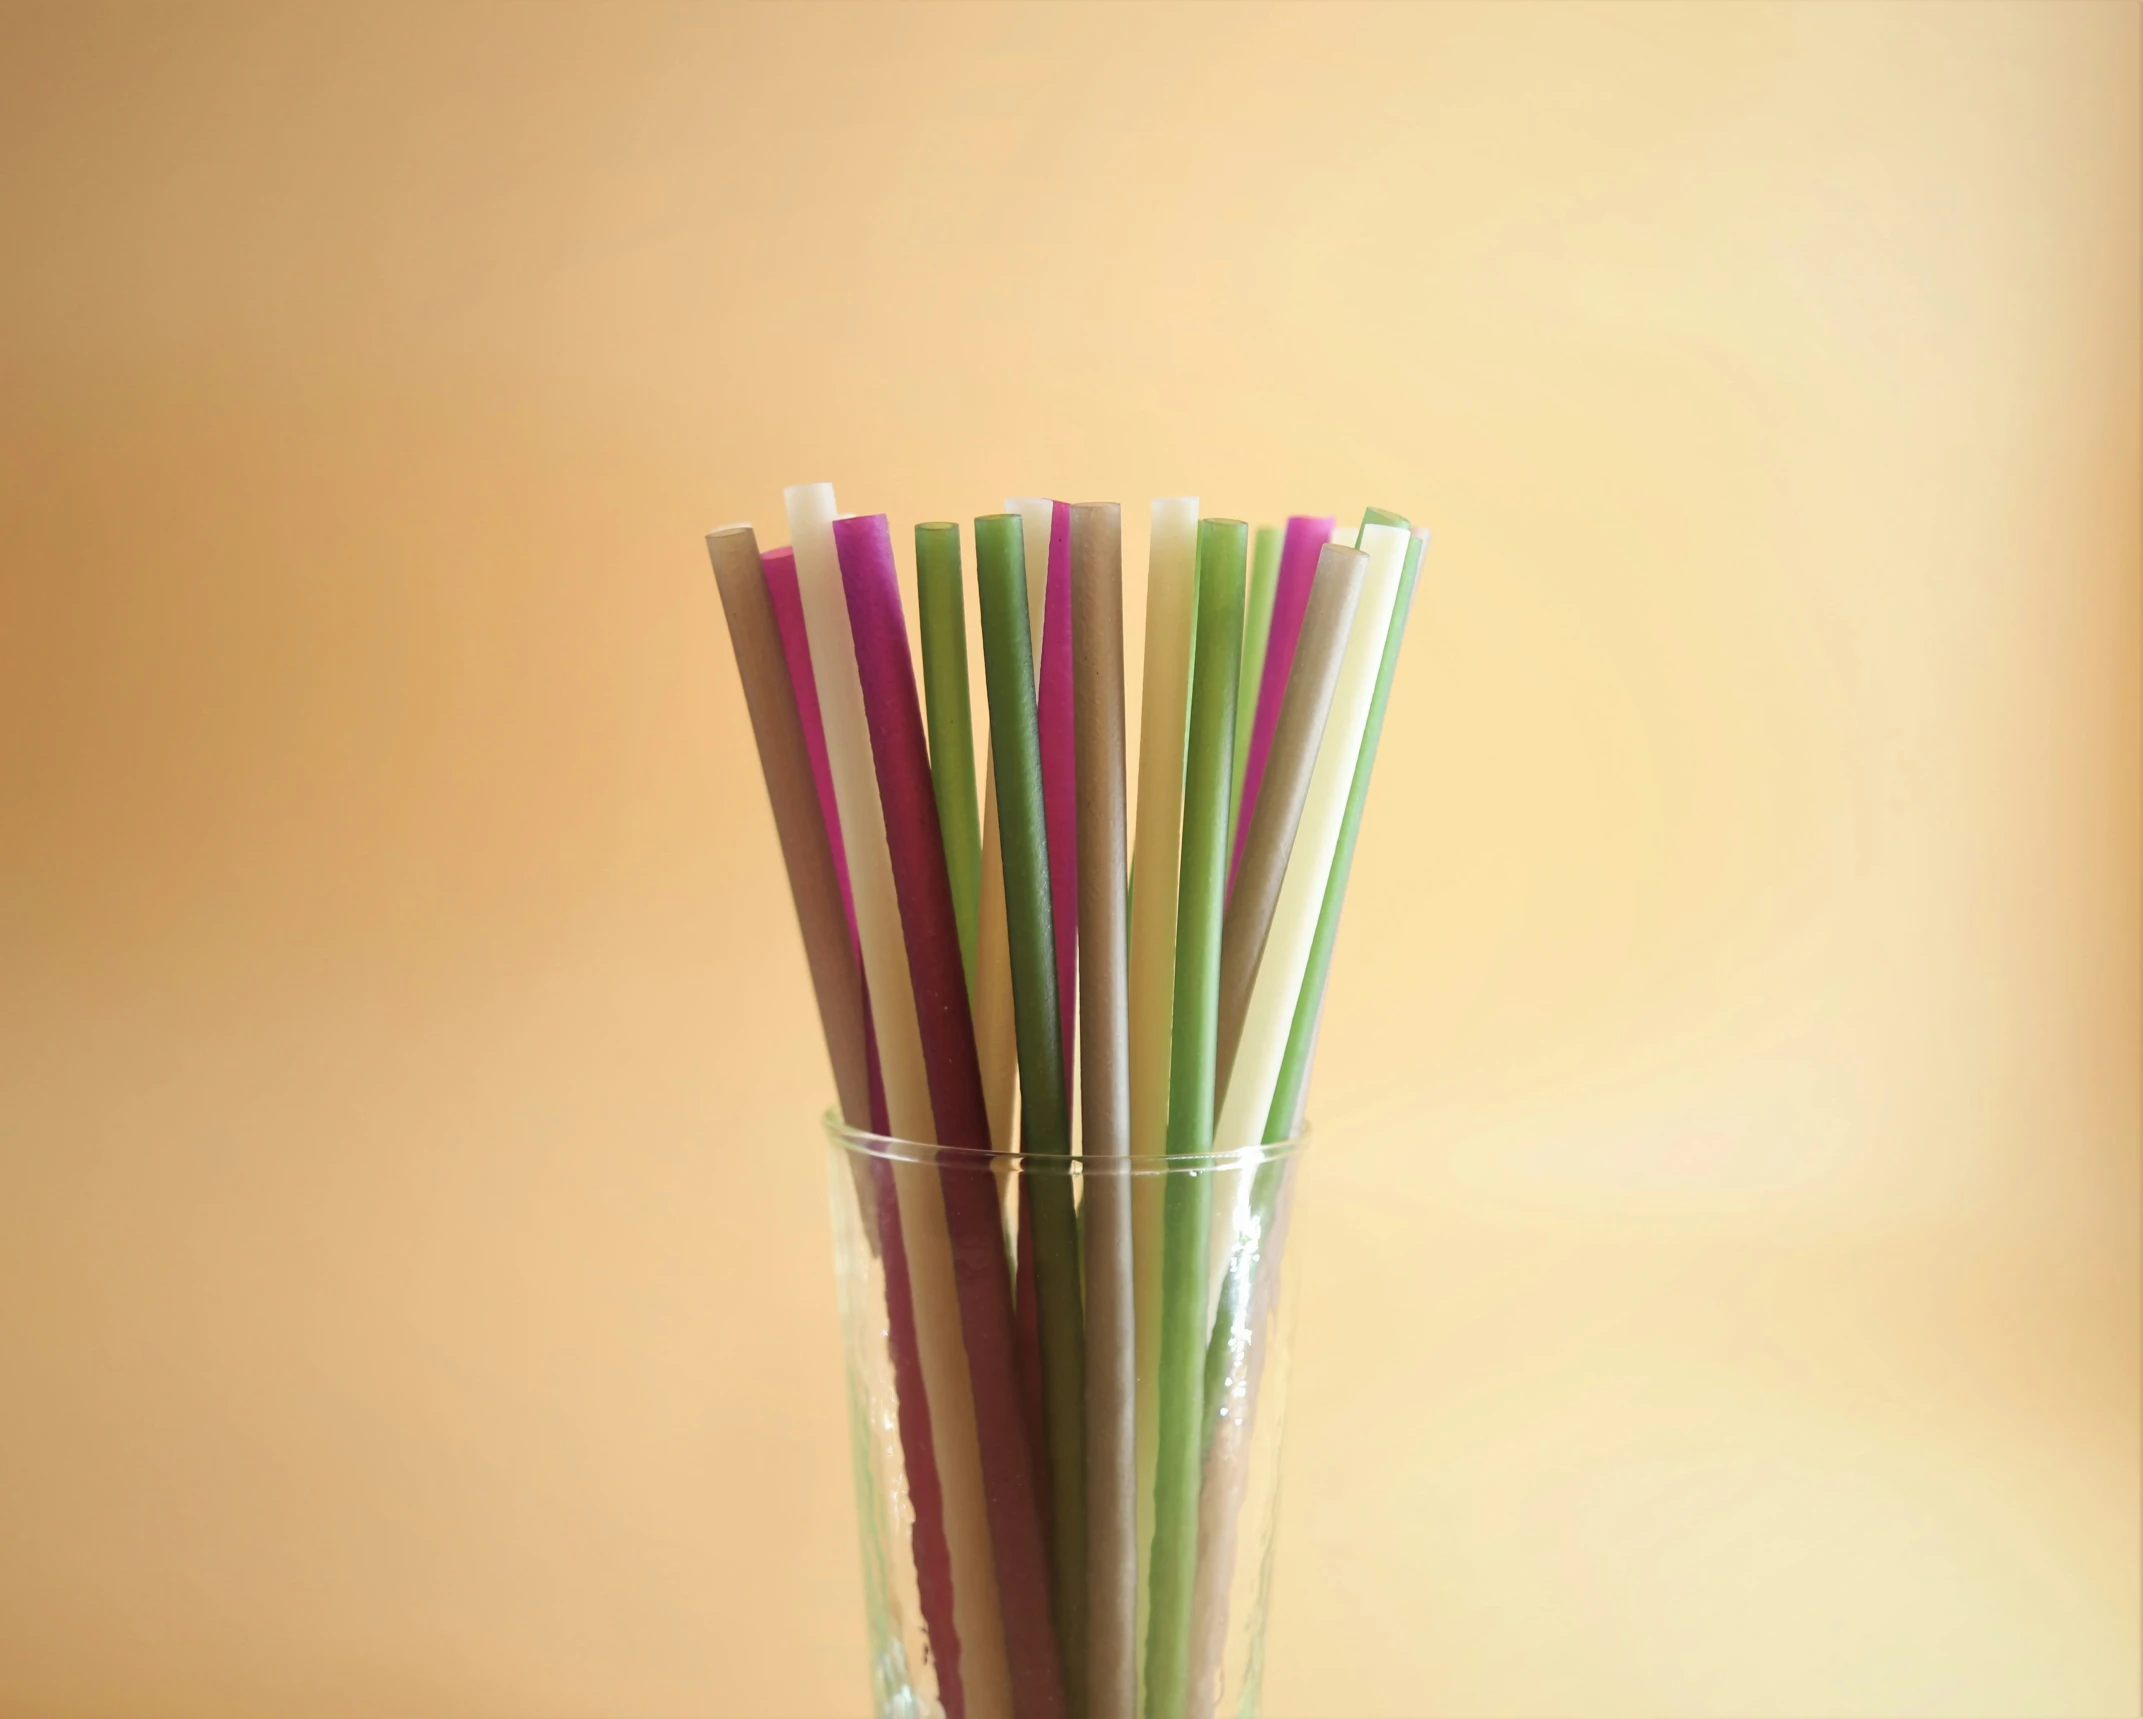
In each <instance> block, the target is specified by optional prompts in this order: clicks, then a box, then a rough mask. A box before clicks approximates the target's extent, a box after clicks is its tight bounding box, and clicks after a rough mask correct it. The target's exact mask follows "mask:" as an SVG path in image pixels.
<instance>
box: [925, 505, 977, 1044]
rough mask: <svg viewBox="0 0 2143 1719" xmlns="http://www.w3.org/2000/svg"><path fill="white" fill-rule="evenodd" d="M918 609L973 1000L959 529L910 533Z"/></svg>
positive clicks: (956, 912) (936, 773)
mask: <svg viewBox="0 0 2143 1719" xmlns="http://www.w3.org/2000/svg"><path fill="white" fill-rule="evenodd" d="M915 592H916V608H917V609H918V611H919V612H920V613H921V616H922V623H923V703H924V706H925V708H926V710H927V712H928V715H929V721H930V785H931V787H932V788H933V789H934V790H935V792H936V797H937V803H938V834H939V835H940V836H942V837H943V838H944V842H945V870H946V873H947V875H948V876H949V877H950V878H951V879H952V916H953V921H954V924H955V925H956V926H957V928H958V930H959V934H960V966H961V968H962V970H964V971H965V972H966V974H967V991H968V997H969V1000H970V1001H972V1000H973V998H974V993H975V916H976V910H977V906H978V902H979V897H980V894H981V889H982V815H981V813H980V812H978V811H977V810H976V808H975V728H974V723H973V720H972V719H971V717H970V715H969V713H968V708H967V611H966V605H965V603H964V602H963V601H962V599H961V595H960V528H959V527H958V526H957V525H951V524H938V525H918V526H917V527H916V528H915Z"/></svg>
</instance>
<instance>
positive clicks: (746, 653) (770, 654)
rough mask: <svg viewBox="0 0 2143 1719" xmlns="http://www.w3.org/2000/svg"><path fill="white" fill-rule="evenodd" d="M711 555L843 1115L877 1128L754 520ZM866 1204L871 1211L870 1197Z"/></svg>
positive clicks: (853, 993)
mask: <svg viewBox="0 0 2143 1719" xmlns="http://www.w3.org/2000/svg"><path fill="white" fill-rule="evenodd" d="M707 558H708V560H709V561H711V562H713V564H714V583H715V588H716V589H717V590H718V591H720V592H721V594H722V611H723V613H724V614H725V615H727V616H728V618H729V642H730V644H731V646H732V647H733V648H734V649H735V651H736V654H737V678H738V679H739V680H740V681H742V682H743V683H744V707H745V709H746V710H747V711H748V712H749V713H750V715H751V723H752V737H753V739H755V740H756V741H757V742H758V743H759V768H760V770H761V772H762V773H763V774H764V775H765V777H766V793H767V798H768V799H769V800H771V801H772V802H773V806H774V833H775V835H776V837H777V838H779V840H780V842H781V858H782V863H783V864H784V865H785V866H786V867H787V868H788V873H789V894H790V895H791V896H792V897H793V898H794V899H795V902H796V922H797V924H798V926H799V927H801V928H802V931H803V934H804V961H805V964H806V965H807V966H808V967H809V968H810V970H811V989H812V990H813V992H814V993H816V995H817V997H818V1006H819V1024H820V1025H821V1026H822V1027H823V1028H824V1029H825V1034H826V1055H827V1057H828V1059H829V1060H830V1061H831V1062H832V1063H833V1087H834V1092H835V1093H836V1094H837V1095H838V1097H839V1099H840V1102H841V1116H842V1119H843V1120H844V1121H846V1122H847V1123H848V1125H849V1126H850V1127H851V1128H868V1127H869V1126H870V1125H871V1111H870V1080H869V1073H868V1065H867V1063H866V1061H865V1052H864V1048H863V1046H864V1035H863V974H862V971H861V970H860V969H859V968H858V967H857V965H856V946H855V944H854V943H853V942H852V941H851V940H850V938H849V935H848V914H847V910H846V909H844V908H843V907H842V905H841V885H840V880H839V878H838V876H837V875H836V874H835V872H834V867H833V844H832V842H831V840H830V839H829V837H828V835H827V831H826V820H825V818H824V817H823V816H822V815H821V814H820V811H819V802H818V789H817V787H816V786H815V784H814V783H813V781H812V776H811V754H810V752H809V750H808V749H807V748H806V746H805V743H804V729H803V723H802V721H801V719H800V718H799V717H798V715H797V709H796V689H795V688H794V686H792V685H791V684H790V681H789V665H788V659H787V658H786V657H785V656H783V654H782V649H781V630H780V628H779V626H778V625H777V624H776V622H775V620H774V604H773V599H772V598H770V597H769V596H768V595H767V589H766V575H765V573H764V572H763V571H762V569H761V567H760V563H759V540H758V538H757V537H756V536H755V535H754V533H753V531H752V528H751V527H750V526H748V525H725V526H723V527H722V528H721V529H720V530H719V531H710V532H709V533H708V534H707ZM864 1210H865V1212H866V1213H868V1212H869V1210H870V1207H869V1204H868V1202H866V1203H865V1206H864Z"/></svg>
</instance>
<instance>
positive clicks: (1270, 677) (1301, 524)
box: [1229, 513, 1332, 879]
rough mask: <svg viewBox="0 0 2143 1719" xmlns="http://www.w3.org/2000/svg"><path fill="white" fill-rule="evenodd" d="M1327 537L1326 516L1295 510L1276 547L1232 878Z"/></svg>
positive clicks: (1328, 519)
mask: <svg viewBox="0 0 2143 1719" xmlns="http://www.w3.org/2000/svg"><path fill="white" fill-rule="evenodd" d="M1331 536H1332V520H1331V517H1330V516H1329V515H1326V516H1323V517H1320V518H1312V517H1310V516H1309V515H1307V514H1300V513H1298V514H1295V515H1294V516H1292V517H1291V518H1290V519H1289V520H1288V522H1287V536H1286V540H1285V541H1284V542H1283V543H1282V544H1281V546H1280V572H1279V577H1278V580H1277V582H1276V584H1275V585H1274V588H1273V597H1272V620H1271V622H1270V624H1269V625H1268V626H1267V628H1266V634H1265V661H1264V666H1263V672H1262V673H1261V674H1260V675H1259V677H1258V702H1257V715H1256V716H1255V717H1254V718H1253V719H1252V721H1251V726H1250V735H1249V741H1248V745H1249V755H1248V757H1247V758H1246V759H1245V760H1244V764H1243V794H1242V807H1241V812H1240V814H1239V816H1238V818H1237V820H1236V838H1235V843H1236V845H1235V850H1234V854H1233V857H1232V859H1231V862H1230V865H1229V876H1230V878H1231V879H1232V878H1233V876H1234V867H1235V864H1236V863H1239V862H1240V861H1241V858H1242V830H1243V829H1244V828H1245V827H1246V826H1247V824H1248V822H1249V819H1250V817H1251V815H1252V813H1254V812H1255V811H1256V810H1257V799H1258V787H1259V785H1260V784H1261V783H1262V782H1263V781H1264V779H1265V759H1266V757H1267V755H1268V754H1270V752H1271V751H1272V736H1273V731H1274V730H1275V729H1276V728H1277V727H1278V726H1279V724H1280V700H1281V699H1282V698H1283V697H1285V696H1286V693H1287V677H1288V675H1289V674H1290V673H1291V672H1293V669H1294V666H1295V641H1296V639H1297V638H1298V637H1299V636H1300V635H1301V632H1302V615H1303V611H1304V610H1305V609H1307V608H1308V607H1309V601H1310V581H1311V579H1312V577H1313V576H1314V575H1315V573H1316V571H1317V554H1318V551H1319V550H1321V549H1322V548H1323V547H1324V546H1325V544H1326V543H1327V542H1328V541H1329V540H1330V539H1331Z"/></svg>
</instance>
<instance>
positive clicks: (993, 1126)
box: [974, 752, 1019, 1174]
mask: <svg viewBox="0 0 2143 1719" xmlns="http://www.w3.org/2000/svg"><path fill="white" fill-rule="evenodd" d="M982 783H983V787H982V882H981V889H980V894H979V899H978V900H977V903H976V907H975V985H974V989H975V1055H976V1057H977V1059H978V1060H979V1061H980V1062H981V1064H982V1098H983V1102H984V1103H985V1104H987V1105H988V1106H989V1111H990V1150H992V1151H993V1152H1010V1151H1012V1150H1013V1148H1014V1141H1013V1139H1012V1104H1013V1094H1014V1093H1015V1092H1016V1091H1017V1090H1018V1086H1017V1083H1018V1079H1019V1053H1018V1047H1017V1044H1016V1042H1015V1039H1014V1029H1013V1024H1012V945H1011V941H1010V935H1011V934H1010V933H1009V932H1008V931H1007V930H1006V928H1005V863H1004V850H1003V848H1002V847H1001V846H1000V845H999V843H998V839H997V771H996V768H995V765H994V763H993V762H992V760H991V755H990V754H989V753H987V752H986V753H984V755H983V769H982ZM1000 1174H1001V1172H1000Z"/></svg>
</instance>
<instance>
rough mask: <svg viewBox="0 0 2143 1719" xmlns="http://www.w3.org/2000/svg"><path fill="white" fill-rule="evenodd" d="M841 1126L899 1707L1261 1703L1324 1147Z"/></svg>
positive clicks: (868, 1533) (1187, 1714)
mask: <svg viewBox="0 0 2143 1719" xmlns="http://www.w3.org/2000/svg"><path fill="white" fill-rule="evenodd" d="M826 1131H827V1137H828V1142H829V1154H830V1162H831V1170H832V1192H833V1226H834V1259H835V1265H836V1268H837V1271H838V1273H839V1279H840V1302H841V1322H842V1334H843V1340H844V1345H845V1348H846V1351H847V1359H848V1380H849V1412H850V1428H851V1434H852V1439H851V1444H852V1454H853V1460H854V1471H855V1486H856V1511H857V1522H858V1527H859V1529H860V1532H861V1537H862V1549H863V1588H864V1604H865V1609H866V1613H867V1620H868V1629H869V1639H870V1654H871V1683H872V1702H873V1710H874V1711H875V1712H876V1713H877V1714H879V1715H881V1716H884V1715H897V1716H899V1719H922V1716H925V1715H940V1714H942V1715H944V1716H945V1719H1210V1716H1213V1715H1218V1714H1231V1715H1233V1714H1240V1715H1252V1714H1255V1712H1256V1711H1257V1705H1258V1685H1259V1678H1260V1673H1261V1670H1262V1665H1263V1657H1264V1638H1265V1617H1266V1598H1267V1594H1268V1591H1269V1586H1270V1579H1271V1570H1272V1546H1273V1521H1274V1510H1275V1505H1276V1502H1277V1484H1276V1483H1277V1480H1278V1473H1279V1452H1280V1433H1281V1421H1282V1410H1283V1407H1284V1405H1285V1401H1286V1392H1287V1374H1288V1352H1289V1343H1290V1331H1291V1319H1292V1313H1293V1287H1294V1285H1293V1280H1294V1270H1293V1264H1292V1256H1291V1254H1290V1250H1289V1249H1288V1247H1287V1245H1286V1244H1287V1238H1288V1232H1289V1229H1290V1227H1291V1225H1290V1218H1291V1214H1292V1212H1293V1209H1294V1206H1295V1203H1296V1195H1295V1183H1296V1181H1297V1179H1298V1177H1299V1174H1300V1168H1301V1163H1302V1150H1301V1142H1300V1141H1289V1142H1285V1143H1282V1144H1278V1145H1265V1146H1256V1147H1251V1148H1249V1149H1247V1150H1244V1151H1240V1152H1232V1153H1221V1154H1212V1155H1207V1156H1199V1157H1128V1158H1113V1159H1109V1158H1096V1159H1085V1158H1080V1157H1070V1158H1063V1157H1048V1156H1041V1155H1033V1154H1018V1153H991V1152H978V1151H972V1150H965V1149H959V1148H952V1147H941V1146H928V1145H920V1144H917V1143H915V1142H912V1141H904V1140H891V1139H886V1138H883V1137H881V1136H878V1135H873V1134H868V1133H863V1132H859V1131H857V1130H854V1129H851V1128H848V1127H846V1126H845V1125H843V1124H841V1123H840V1122H839V1121H838V1120H836V1119H834V1118H832V1117H829V1118H828V1119H827V1124H826Z"/></svg>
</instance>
